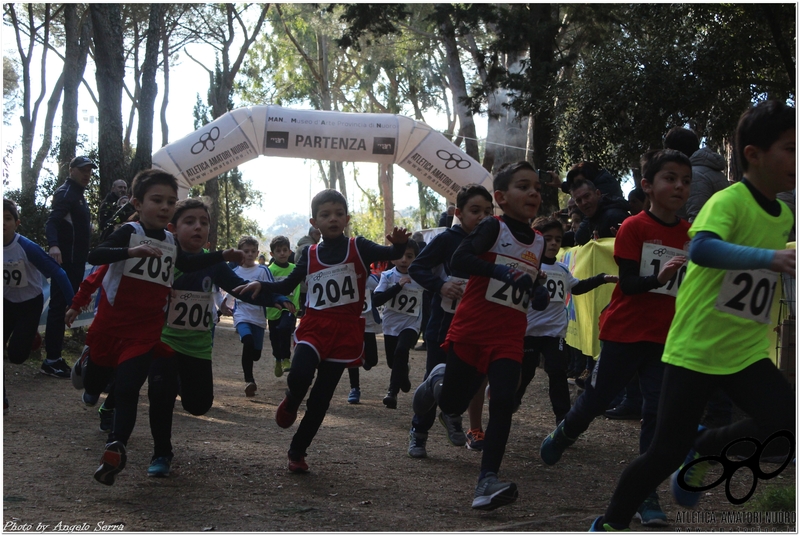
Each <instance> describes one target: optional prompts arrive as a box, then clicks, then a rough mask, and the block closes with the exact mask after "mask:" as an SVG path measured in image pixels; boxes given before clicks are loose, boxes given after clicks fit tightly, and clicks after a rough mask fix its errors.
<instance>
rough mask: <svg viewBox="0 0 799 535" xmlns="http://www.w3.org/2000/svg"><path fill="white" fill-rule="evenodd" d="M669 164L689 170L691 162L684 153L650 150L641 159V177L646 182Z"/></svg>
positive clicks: (650, 180) (651, 179) (668, 150)
mask: <svg viewBox="0 0 799 535" xmlns="http://www.w3.org/2000/svg"><path fill="white" fill-rule="evenodd" d="M669 162H676V163H678V164H680V165H684V166H686V167H688V169H691V160H689V159H688V156H686V155H685V153H683V152H680V151H678V150H673V149H661V150H650V151H649V152H647V153H646V154H644V155H643V156H642V157H641V176H642V177H643V178H645V179H646V180H647V181H648V182H650V183H651V182H652V181H653V180H655V175H656V174H657V173H658V171H660V170H661V169H663V166H664V165H666V164H667V163H669Z"/></svg>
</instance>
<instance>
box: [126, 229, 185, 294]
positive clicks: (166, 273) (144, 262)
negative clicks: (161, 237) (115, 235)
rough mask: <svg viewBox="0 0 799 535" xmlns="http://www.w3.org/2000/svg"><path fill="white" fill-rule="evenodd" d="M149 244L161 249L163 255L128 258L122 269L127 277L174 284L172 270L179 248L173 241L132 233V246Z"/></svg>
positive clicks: (166, 284)
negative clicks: (167, 241) (168, 241)
mask: <svg viewBox="0 0 799 535" xmlns="http://www.w3.org/2000/svg"><path fill="white" fill-rule="evenodd" d="M141 244H147V245H150V246H152V247H156V248H158V249H160V250H161V251H162V252H163V254H162V255H161V256H151V257H149V258H128V259H127V260H125V268H124V270H123V271H122V273H123V275H125V276H126V277H132V278H134V279H140V280H144V281H148V282H154V283H156V284H160V285H161V286H172V271H173V270H174V267H175V257H176V256H177V248H176V247H175V246H174V245H172V244H171V243H166V242H162V241H158V240H154V239H152V238H148V237H147V236H142V235H140V234H131V236H130V247H136V246H138V245H141Z"/></svg>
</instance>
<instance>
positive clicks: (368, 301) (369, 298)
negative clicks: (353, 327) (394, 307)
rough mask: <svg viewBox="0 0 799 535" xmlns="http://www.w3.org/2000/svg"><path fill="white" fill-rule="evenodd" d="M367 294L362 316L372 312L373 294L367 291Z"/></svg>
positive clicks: (364, 297)
mask: <svg viewBox="0 0 799 535" xmlns="http://www.w3.org/2000/svg"><path fill="white" fill-rule="evenodd" d="M365 293H366V295H364V296H363V309H362V310H361V314H366V313H367V312H371V310H372V292H370V291H369V290H366V292H365Z"/></svg>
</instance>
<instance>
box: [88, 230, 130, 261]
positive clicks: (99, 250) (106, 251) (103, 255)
mask: <svg viewBox="0 0 799 535" xmlns="http://www.w3.org/2000/svg"><path fill="white" fill-rule="evenodd" d="M133 232H134V228H133V227H132V226H131V225H122V226H121V227H119V228H118V229H116V230H115V231H114V232H112V233H111V235H110V236H108V238H106V239H105V241H103V242H102V243H100V245H98V246H97V247H95V248H94V249H92V250H91V251H89V257H88V258H87V261H88V262H89V263H90V264H92V265H95V266H99V265H103V264H113V263H114V262H119V261H121V260H127V259H128V258H130V255H128V246H129V245H130V236H131V234H133Z"/></svg>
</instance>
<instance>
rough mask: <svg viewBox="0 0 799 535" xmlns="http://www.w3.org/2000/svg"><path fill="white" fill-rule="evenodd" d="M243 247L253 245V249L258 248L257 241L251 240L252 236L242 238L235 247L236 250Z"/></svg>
mask: <svg viewBox="0 0 799 535" xmlns="http://www.w3.org/2000/svg"><path fill="white" fill-rule="evenodd" d="M245 245H254V246H255V248H256V249H257V248H258V240H256V239H255V238H253V237H252V236H242V237H241V238H239V243H238V244H237V245H236V248H237V249H241V248H242V247H244V246H245Z"/></svg>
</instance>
